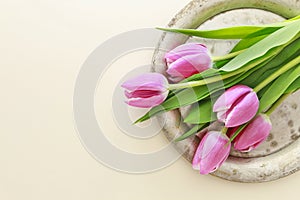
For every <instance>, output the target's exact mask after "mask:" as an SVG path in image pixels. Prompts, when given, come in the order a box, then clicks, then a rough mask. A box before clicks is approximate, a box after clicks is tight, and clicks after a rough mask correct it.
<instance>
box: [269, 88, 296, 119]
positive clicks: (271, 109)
mask: <svg viewBox="0 0 300 200" xmlns="http://www.w3.org/2000/svg"><path fill="white" fill-rule="evenodd" d="M290 94H291V93H286V94H283V95H282V96H281V97H280V98H279V99H277V101H276V102H275V103H274V104H273V105H272V106H271V107H270V108H269V109H268V111H267V112H265V114H266V115H268V116H270V115H271V113H272V112H274V110H276V108H277V107H278V106H279V105H281V103H282V102H283V101H284V100H285V99H286V98H287V97H288V96H289V95H290Z"/></svg>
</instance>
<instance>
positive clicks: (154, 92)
mask: <svg viewBox="0 0 300 200" xmlns="http://www.w3.org/2000/svg"><path fill="white" fill-rule="evenodd" d="M121 86H122V87H123V88H125V96H126V97H127V98H128V101H127V102H126V103H127V104H128V105H130V106H135V107H140V108H151V107H154V106H157V105H159V104H161V103H162V102H163V101H164V100H165V99H166V98H167V96H168V81H167V79H166V78H165V77H164V76H163V75H162V74H159V73H146V74H142V75H140V76H138V77H135V78H133V79H130V80H127V81H125V82H124V83H123V84H122V85H121Z"/></svg>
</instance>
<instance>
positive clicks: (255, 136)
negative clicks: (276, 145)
mask: <svg viewBox="0 0 300 200" xmlns="http://www.w3.org/2000/svg"><path fill="white" fill-rule="evenodd" d="M237 129H238V127H235V128H232V129H229V130H228V134H229V135H230V136H232V135H233V134H234V133H235V132H236V130H237ZM271 129H272V123H271V121H270V118H269V117H268V116H267V115H265V114H260V115H258V116H256V117H255V118H254V119H253V120H252V121H251V122H250V123H249V124H248V125H247V126H246V127H245V128H244V129H243V130H242V131H241V132H240V133H239V134H238V136H237V137H236V138H235V139H234V141H233V147H234V148H235V149H236V150H239V151H241V152H249V151H251V150H253V149H255V148H256V147H257V146H259V145H260V144H261V143H262V142H264V141H265V140H266V139H267V137H268V136H269V134H270V131H271Z"/></svg>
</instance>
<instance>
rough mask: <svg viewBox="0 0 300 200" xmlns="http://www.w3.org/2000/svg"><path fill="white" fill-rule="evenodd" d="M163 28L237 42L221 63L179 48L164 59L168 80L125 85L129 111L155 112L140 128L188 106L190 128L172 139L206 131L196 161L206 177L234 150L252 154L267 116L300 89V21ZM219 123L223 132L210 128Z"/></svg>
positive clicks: (201, 48)
mask: <svg viewBox="0 0 300 200" xmlns="http://www.w3.org/2000/svg"><path fill="white" fill-rule="evenodd" d="M161 30H164V31H168V32H175V33H179V34H186V35H189V36H195V37H203V38H211V39H223V40H226V39H238V40H239V41H238V43H237V44H236V45H235V47H234V48H233V49H232V50H231V52H230V53H229V54H227V55H223V56H219V57H212V56H211V55H210V53H209V50H208V48H207V47H206V46H205V45H204V44H197V43H187V44H183V45H180V46H178V47H176V48H175V49H173V50H171V51H170V52H168V53H166V54H165V63H166V68H167V69H166V74H167V75H166V76H164V75H162V74H159V73H146V74H142V75H140V76H138V77H135V78H133V79H130V80H127V81H126V82H124V83H123V85H122V87H123V88H124V89H125V96H126V97H127V98H128V101H127V103H128V104H129V105H130V106H135V107H142V108H151V109H150V110H149V112H147V113H146V114H145V115H144V116H142V117H141V118H140V119H138V120H137V121H136V123H138V122H143V121H145V120H148V119H149V118H151V117H153V116H155V115H157V114H160V113H163V112H167V111H170V110H173V109H178V108H180V107H183V106H189V105H191V107H192V109H190V111H189V113H188V115H187V116H186V117H185V118H184V122H185V123H188V124H192V125H193V126H191V127H192V128H191V129H190V130H188V131H187V132H186V133H182V134H181V135H180V136H179V137H178V138H177V139H176V140H175V141H177V142H179V141H181V140H184V139H186V138H188V137H191V136H194V135H195V134H197V133H199V132H203V131H204V132H205V135H204V137H203V138H202V139H201V141H200V144H199V146H198V148H197V150H196V152H195V154H194V158H193V162H192V164H193V168H195V169H198V170H200V173H201V174H208V173H211V172H213V171H215V170H216V169H217V168H218V167H219V166H221V164H222V163H223V162H224V161H225V160H226V159H227V157H228V156H229V152H230V149H231V147H232V148H234V149H236V150H238V151H241V152H247V151H251V150H253V149H255V148H256V147H257V146H258V145H259V144H261V143H262V142H263V141H264V140H265V139H266V138H267V136H268V135H269V133H270V131H271V129H272V124H271V121H270V119H269V115H270V114H271V113H272V112H273V111H274V110H275V108H276V107H277V106H278V105H280V104H281V103H282V101H283V100H284V99H285V98H286V97H287V96H289V95H290V94H292V93H294V92H295V91H297V90H298V89H299V88H300V16H297V17H295V18H292V19H289V20H286V21H283V22H280V23H275V24H269V25H260V26H238V27H230V28H223V29H218V30H194V29H161ZM214 122H219V123H221V124H222V126H223V129H222V130H221V131H217V130H211V129H208V128H207V127H209V125H210V124H211V123H214Z"/></svg>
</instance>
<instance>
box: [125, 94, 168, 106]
mask: <svg viewBox="0 0 300 200" xmlns="http://www.w3.org/2000/svg"><path fill="white" fill-rule="evenodd" d="M167 96H168V92H164V93H162V94H160V95H156V96H152V97H149V98H130V99H128V101H127V102H126V103H127V104H128V105H130V106H134V107H139V108H151V107H154V106H157V105H159V104H161V103H162V102H163V101H164V100H165V99H166V98H167Z"/></svg>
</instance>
